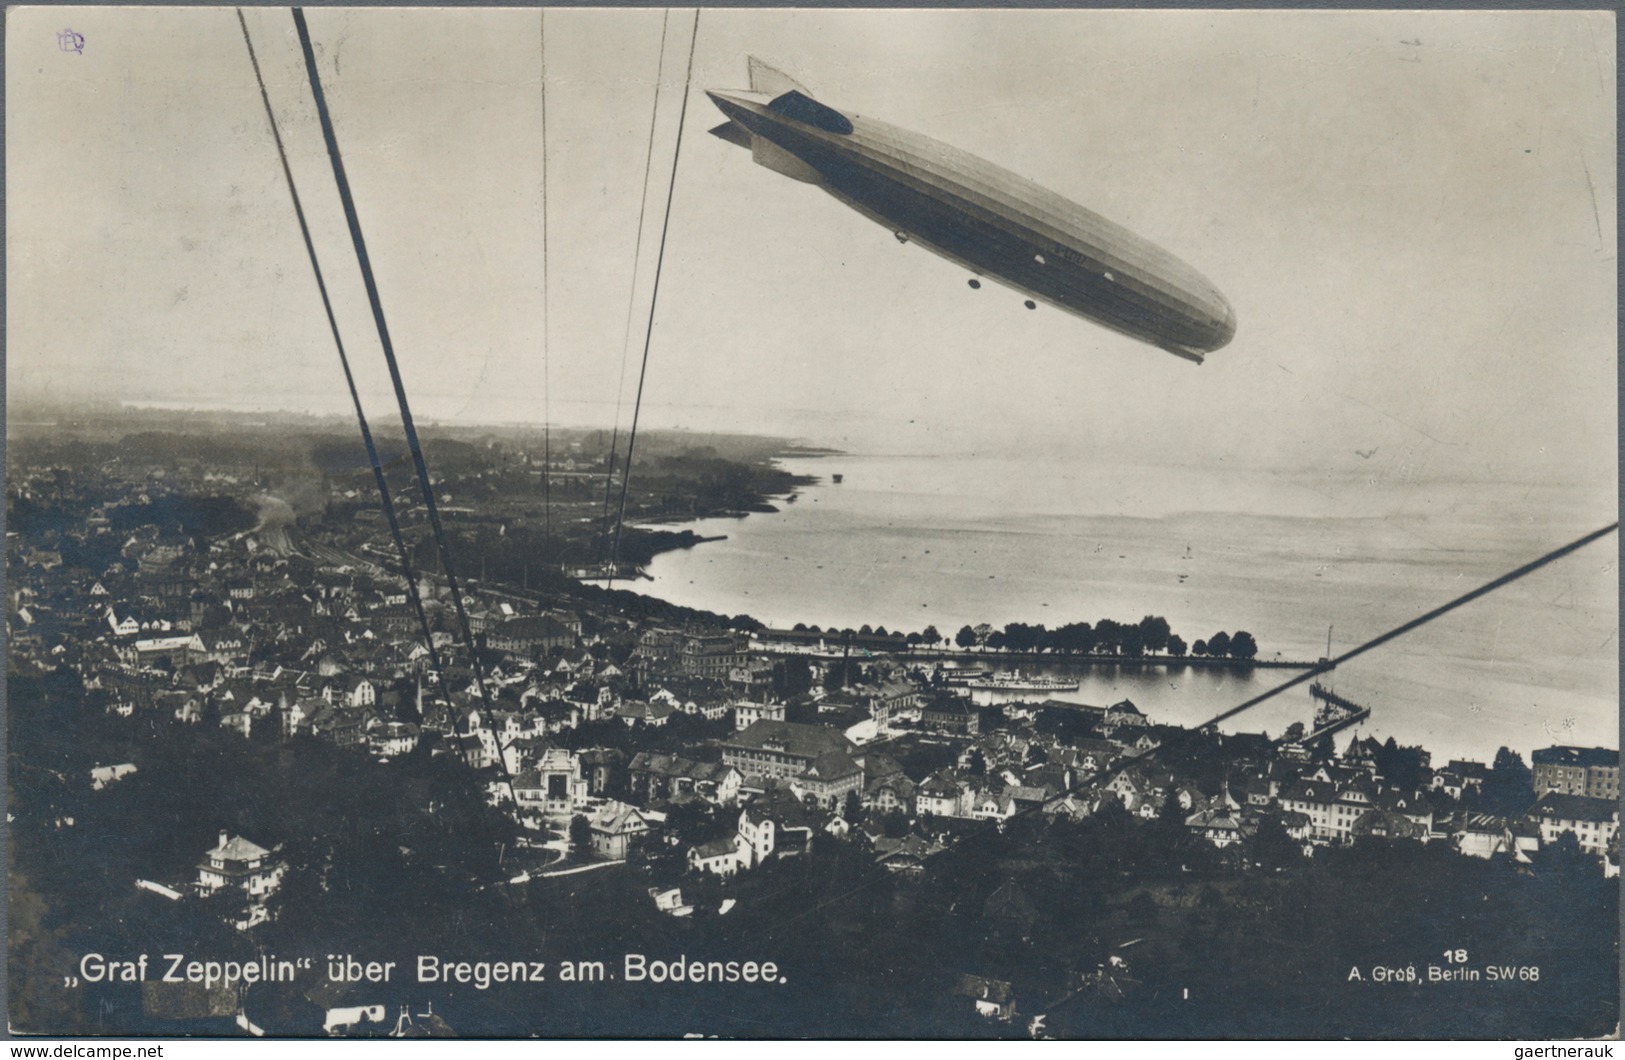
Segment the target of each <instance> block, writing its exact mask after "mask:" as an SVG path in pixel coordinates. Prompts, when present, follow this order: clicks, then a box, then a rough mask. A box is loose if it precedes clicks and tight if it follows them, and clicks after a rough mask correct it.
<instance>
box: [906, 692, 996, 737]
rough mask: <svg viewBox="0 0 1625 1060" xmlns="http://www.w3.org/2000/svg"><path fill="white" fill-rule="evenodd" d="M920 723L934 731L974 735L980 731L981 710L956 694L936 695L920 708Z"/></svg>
mask: <svg viewBox="0 0 1625 1060" xmlns="http://www.w3.org/2000/svg"><path fill="white" fill-rule="evenodd" d="M920 724H921V725H923V726H925V727H926V728H927V729H931V730H934V731H936V732H945V733H951V734H953V735H955V736H975V735H976V734H977V733H978V732H980V731H981V712H980V711H978V710H977V709H976V708H975V707H973V706H971V705H970V704H969V703H967V702H966V701H965V700H963V699H960V698H959V697H958V696H954V695H946V696H938V697H937V698H936V699H935V700H933V701H932V702H930V703H927V704H926V705H925V706H923V707H922V708H920Z"/></svg>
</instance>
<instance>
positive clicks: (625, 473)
mask: <svg viewBox="0 0 1625 1060" xmlns="http://www.w3.org/2000/svg"><path fill="white" fill-rule="evenodd" d="M699 39H700V9H699V8H695V9H694V30H693V32H692V34H691V35H690V36H689V40H688V72H687V73H686V74H684V76H683V102H682V106H681V109H679V110H678V112H677V144H676V146H675V147H673V148H672V158H671V180H670V181H669V182H668V183H667V185H666V214H665V217H664V218H663V219H662V220H661V222H660V249H659V250H658V251H657V252H656V254H655V277H654V289H653V290H652V291H651V292H650V293H649V323H648V326H647V327H646V328H645V329H644V333H643V365H642V367H641V368H640V369H639V370H638V396H637V400H635V401H634V402H633V403H632V429H631V431H630V433H628V435H627V439H626V466H625V468H624V469H623V470H622V471H621V507H620V511H619V513H618V514H617V515H616V517H615V539H614V544H612V545H611V546H610V550H609V569H608V572H607V575H608V577H607V580H606V582H605V588H609V587H611V586H613V585H614V584H615V565H616V564H617V563H619V562H620V553H621V527H622V525H624V524H625V522H626V488H627V486H628V485H629V484H630V483H631V481H632V451H633V449H634V447H636V445H637V442H638V415H639V413H640V412H641V411H642V409H643V382H644V379H645V378H647V376H648V374H649V345H650V342H651V341H652V340H653V338H654V328H655V308H656V307H657V306H658V305H659V300H660V269H661V266H662V265H663V264H664V263H665V260H666V233H667V231H668V229H669V228H670V227H671V200H672V196H673V195H674V193H675V192H676V191H677V162H678V159H679V158H680V157H681V154H682V150H683V123H684V120H685V119H686V118H687V117H688V93H689V89H690V88H691V87H692V86H693V84H694V48H695V45H696V44H697V43H699Z"/></svg>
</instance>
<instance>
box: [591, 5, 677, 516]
mask: <svg viewBox="0 0 1625 1060" xmlns="http://www.w3.org/2000/svg"><path fill="white" fill-rule="evenodd" d="M670 23H671V9H670V8H667V9H666V12H665V15H664V16H663V17H662V18H661V20H660V60H659V65H658V66H657V67H656V68H655V99H654V106H652V107H651V108H650V109H649V146H648V148H647V150H646V151H645V152H644V157H643V197H642V198H641V199H640V200H638V234H637V240H636V242H635V243H634V244H633V247H632V284H631V287H630V288H629V289H628V290H627V292H626V326H625V328H624V329H623V331H622V333H621V375H620V378H619V379H618V380H617V381H616V383H615V426H614V428H613V429H612V430H611V431H610V435H609V468H608V469H607V470H606V471H605V472H604V515H603V521H604V529H605V530H606V531H607V530H608V529H609V505H610V500H611V498H612V496H613V494H614V489H615V456H616V449H617V447H618V446H619V444H620V438H621V403H622V400H623V398H624V395H625V391H626V355H627V351H628V350H629V349H630V348H631V346H632V312H633V310H634V309H635V307H636V306H637V301H638V265H639V264H640V263H641V262H642V260H643V219H644V215H645V214H646V213H647V212H648V208H649V176H650V171H651V170H652V169H653V168H654V157H655V125H656V122H657V120H658V119H659V117H660V85H661V83H662V82H663V80H664V78H665V75H666V30H667V28H668V27H669V25H670ZM605 544H608V541H607V540H606V541H605Z"/></svg>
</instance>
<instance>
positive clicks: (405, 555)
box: [236, 7, 446, 692]
mask: <svg viewBox="0 0 1625 1060" xmlns="http://www.w3.org/2000/svg"><path fill="white" fill-rule="evenodd" d="M236 10H237V24H238V25H239V26H240V27H242V31H243V43H244V44H245V45H247V46H248V61H249V63H250V64H252V65H253V67H254V81H255V83H257V84H258V85H259V90H260V101H261V102H262V103H264V104H265V118H266V120H267V121H268V122H269V123H270V126H271V139H272V140H273V141H274V142H275V143H276V153H277V159H278V160H279V161H280V162H281V163H282V176H283V179H284V180H286V181H287V184H288V195H289V196H290V197H291V198H292V199H293V212H294V216H295V217H297V218H298V219H299V234H300V236H302V237H303V238H304V241H305V253H306V255H307V256H308V257H309V258H310V268H311V271H312V272H313V273H314V274H315V276H316V290H317V291H318V292H320V294H321V296H322V310H323V311H324V312H325V313H326V314H327V326H328V329H329V330H330V331H332V333H333V344H334V345H335V346H337V347H338V351H339V364H341V365H343V367H344V382H345V385H346V386H348V387H349V389H350V402H351V404H353V405H354V406H355V416H356V422H357V423H358V424H359V425H360V427H361V440H362V442H364V443H365V444H366V447H367V460H368V462H369V463H371V464H372V477H373V479H374V481H376V482H377V484H378V497H379V500H380V501H381V502H382V506H383V509H384V515H385V517H386V518H387V519H388V520H389V533H390V536H391V537H392V538H394V540H395V550H396V552H397V553H398V554H399V555H400V560H401V573H402V574H403V575H404V576H405V578H406V594H407V596H408V597H409V598H410V599H411V601H412V609H413V610H414V611H416V612H417V616H418V624H419V626H421V627H422V629H423V644H424V646H425V647H426V648H427V649H428V651H429V661H430V663H431V664H432V665H433V666H434V672H435V676H436V677H437V678H438V679H439V681H440V687H441V690H442V692H444V690H445V688H446V674H445V670H444V668H443V667H442V666H441V662H440V652H439V651H438V650H436V648H435V646H434V634H433V632H431V630H430V628H429V616H428V613H427V612H426V611H425V610H424V609H423V597H422V596H421V595H420V594H419V592H418V585H417V573H416V571H415V570H414V569H413V566H412V557H411V553H410V551H409V550H408V549H407V547H406V539H405V538H404V537H403V536H402V535H401V524H400V520H399V519H398V518H397V517H396V515H395V504H394V502H393V501H392V500H391V499H390V496H389V483H388V482H387V481H386V480H385V478H384V465H383V462H382V461H381V460H380V459H379V458H378V447H377V446H376V445H375V444H374V443H373V439H372V430H371V429H370V428H369V427H368V425H367V414H366V412H365V411H363V409H362V407H361V395H360V393H358V392H357V390H356V385H355V376H354V375H353V374H352V373H351V371H350V357H349V354H347V353H346V352H345V350H344V339H343V338H341V337H340V335H339V325H338V321H337V319H335V318H334V316H333V302H332V299H330V298H329V297H328V294H327V281H326V280H325V279H324V278H323V276H322V267H321V264H320V262H318V260H317V258H316V246H315V244H314V243H312V242H311V238H310V224H309V222H307V221H306V219H305V208H304V205H303V203H302V202H301V201H300V199H299V188H298V186H297V185H296V184H295V183H294V179H293V170H292V169H290V168H289V166H288V152H287V150H286V148H284V146H283V144H282V133H281V132H280V131H279V130H278V129H277V123H276V113H275V111H273V110H272V109H271V97H270V95H269V93H267V92H266V90H265V78H264V76H263V75H262V74H261V72H260V60H259V56H258V55H256V54H255V52H254V41H253V39H252V38H251V37H250V36H249V33H248V22H247V21H246V20H245V19H244V18H243V9H242V8H240V7H239V8H237V9H236Z"/></svg>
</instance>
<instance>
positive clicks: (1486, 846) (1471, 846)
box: [1452, 813, 1540, 862]
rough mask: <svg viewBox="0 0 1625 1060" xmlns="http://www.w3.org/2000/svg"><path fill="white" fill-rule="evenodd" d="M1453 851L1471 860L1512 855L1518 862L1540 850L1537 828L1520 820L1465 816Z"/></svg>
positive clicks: (1481, 814)
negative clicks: (1455, 850)
mask: <svg viewBox="0 0 1625 1060" xmlns="http://www.w3.org/2000/svg"><path fill="white" fill-rule="evenodd" d="M1452 838H1453V839H1454V841H1455V844H1456V849H1457V850H1458V851H1459V852H1460V853H1462V854H1464V855H1466V856H1467V857H1472V858H1493V857H1495V856H1496V855H1498V854H1511V855H1512V856H1513V857H1514V858H1515V859H1517V860H1519V861H1525V862H1526V861H1528V860H1529V855H1530V854H1531V853H1533V852H1535V851H1537V850H1539V849H1540V829H1539V828H1538V827H1537V826H1536V825H1535V824H1533V823H1532V822H1530V821H1528V820H1525V819H1523V818H1515V817H1496V816H1493V815H1491V814H1485V813H1474V814H1468V815H1467V816H1466V818H1465V820H1463V821H1462V823H1461V827H1460V829H1459V830H1458V831H1456V832H1455V834H1454V835H1453V837H1452Z"/></svg>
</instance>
